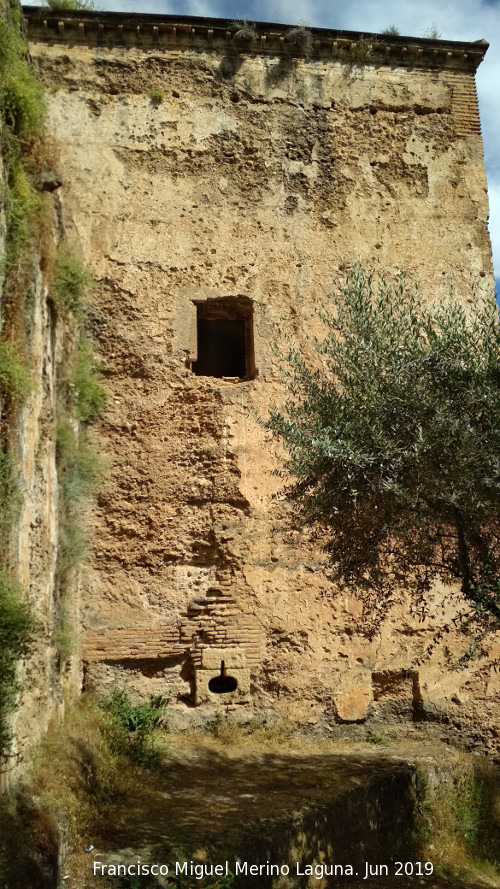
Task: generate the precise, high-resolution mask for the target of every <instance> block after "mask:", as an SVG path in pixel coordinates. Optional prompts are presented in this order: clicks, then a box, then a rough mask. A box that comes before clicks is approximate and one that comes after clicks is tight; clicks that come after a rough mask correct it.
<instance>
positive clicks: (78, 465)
mask: <svg viewBox="0 0 500 889" xmlns="http://www.w3.org/2000/svg"><path fill="white" fill-rule="evenodd" d="M56 461H57V469H58V476H59V480H60V486H61V496H60V501H59V537H60V540H59V569H60V572H61V575H62V576H64V575H65V574H67V572H69V571H71V570H72V569H74V568H76V567H77V566H78V565H79V564H80V563H81V562H82V561H83V559H84V558H85V556H86V554H87V548H88V537H87V535H86V533H85V532H84V530H83V521H82V508H83V502H84V501H85V500H86V499H87V498H88V497H90V496H92V494H94V493H95V492H96V490H98V488H99V486H100V484H101V481H102V477H103V473H104V461H103V460H102V459H101V458H100V457H99V455H98V454H96V453H95V451H94V449H93V448H92V446H91V445H90V444H89V443H88V441H87V438H86V434H85V430H84V429H80V430H79V431H77V424H76V423H75V421H71V420H69V419H65V420H61V421H60V422H59V423H58V424H57V427H56Z"/></svg>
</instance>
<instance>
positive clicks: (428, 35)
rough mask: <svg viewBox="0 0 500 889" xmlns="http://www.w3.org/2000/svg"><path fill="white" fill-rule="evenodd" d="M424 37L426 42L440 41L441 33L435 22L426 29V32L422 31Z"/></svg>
mask: <svg viewBox="0 0 500 889" xmlns="http://www.w3.org/2000/svg"><path fill="white" fill-rule="evenodd" d="M422 37H424V39H425V40H439V38H440V37H441V31H439V30H438V28H437V25H435V24H434V22H433V23H432V25H430V26H429V27H428V28H426V29H425V31H422Z"/></svg>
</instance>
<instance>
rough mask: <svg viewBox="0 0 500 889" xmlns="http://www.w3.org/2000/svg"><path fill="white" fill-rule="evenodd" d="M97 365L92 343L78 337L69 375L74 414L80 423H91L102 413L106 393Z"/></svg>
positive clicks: (83, 337) (85, 338)
mask: <svg viewBox="0 0 500 889" xmlns="http://www.w3.org/2000/svg"><path fill="white" fill-rule="evenodd" d="M98 372H99V365H98V363H97V361H96V359H95V357H94V353H93V348H92V343H91V342H90V340H88V339H87V337H85V336H82V337H80V340H79V343H78V347H77V350H76V362H75V366H74V369H73V372H72V374H71V377H70V385H71V386H72V387H73V392H74V400H75V414H76V417H77V419H78V420H79V421H80V423H91V422H92V421H94V420H96V419H97V418H98V417H100V415H101V414H102V412H103V410H104V407H105V404H106V393H105V390H104V389H103V387H102V386H101V384H100V382H99V377H98Z"/></svg>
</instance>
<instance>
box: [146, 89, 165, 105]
mask: <svg viewBox="0 0 500 889" xmlns="http://www.w3.org/2000/svg"><path fill="white" fill-rule="evenodd" d="M149 99H150V101H151V104H152V105H154V106H155V108H158V106H159V105H161V103H162V102H163V100H164V99H165V93H164V92H163V90H159V89H151V90H149Z"/></svg>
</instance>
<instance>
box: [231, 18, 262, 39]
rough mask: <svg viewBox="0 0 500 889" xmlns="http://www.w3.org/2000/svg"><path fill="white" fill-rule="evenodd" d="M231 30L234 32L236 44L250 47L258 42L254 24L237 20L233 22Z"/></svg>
mask: <svg viewBox="0 0 500 889" xmlns="http://www.w3.org/2000/svg"><path fill="white" fill-rule="evenodd" d="M229 30H230V31H232V32H233V41H234V42H235V43H240V44H246V45H248V44H250V43H252V42H253V41H254V40H257V37H258V34H257V29H256V27H255V25H254V23H253V22H249V21H247V19H237V20H236V21H234V22H231V24H230V25H229Z"/></svg>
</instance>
